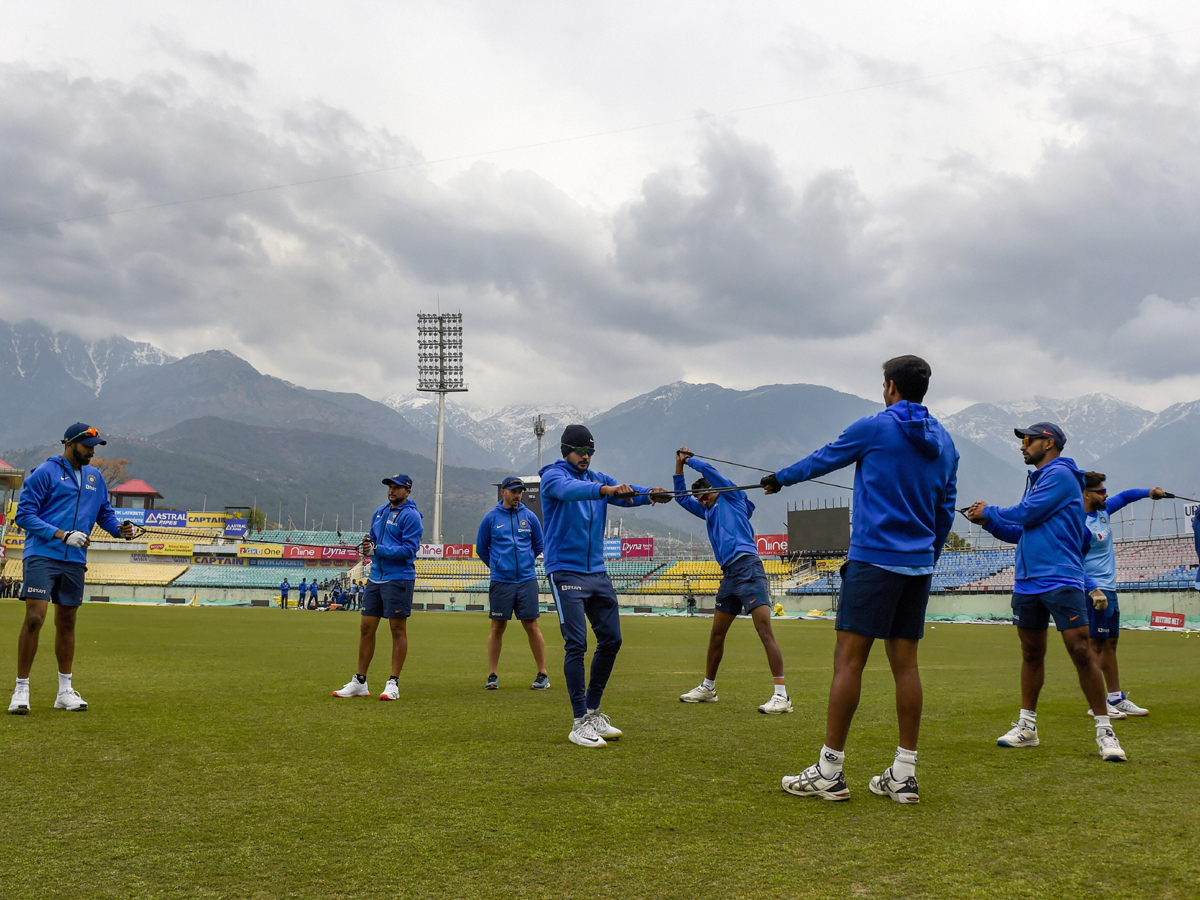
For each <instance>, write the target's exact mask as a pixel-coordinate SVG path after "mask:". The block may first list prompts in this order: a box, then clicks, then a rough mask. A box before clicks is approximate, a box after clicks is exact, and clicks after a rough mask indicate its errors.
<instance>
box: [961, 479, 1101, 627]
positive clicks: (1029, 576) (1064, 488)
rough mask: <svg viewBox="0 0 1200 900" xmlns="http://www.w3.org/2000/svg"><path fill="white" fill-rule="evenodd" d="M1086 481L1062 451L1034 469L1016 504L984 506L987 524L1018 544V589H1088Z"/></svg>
mask: <svg viewBox="0 0 1200 900" xmlns="http://www.w3.org/2000/svg"><path fill="white" fill-rule="evenodd" d="M1083 482H1084V474H1083V472H1082V471H1080V469H1079V467H1078V466H1076V465H1075V461H1074V460H1073V459H1070V458H1068V457H1066V456H1060V457H1058V458H1057V459H1052V460H1050V462H1048V463H1046V465H1044V466H1042V467H1041V468H1040V469H1034V470H1033V471H1032V472H1030V473H1029V479H1028V481H1027V483H1026V486H1025V495H1024V496H1023V497H1022V498H1021V502H1020V503H1018V504H1017V505H1016V506H1008V507H999V506H987V507H984V510H983V527H984V528H986V529H987V530H988V531H989V532H991V533H992V534H994V535H995V536H996V537H998V538H1000V540H1002V541H1008V543H1010V544H1016V545H1017V561H1016V569H1015V573H1014V575H1015V583H1014V584H1013V593H1014V594H1041V593H1044V592H1046V591H1052V590H1054V589H1055V588H1063V587H1073V588H1079V589H1080V590H1082V589H1083V586H1084V577H1083V552H1084V542H1085V540H1086V539H1087V527H1086V525H1085V524H1084V518H1085V512H1084V507H1083ZM1085 624H1086V623H1085Z"/></svg>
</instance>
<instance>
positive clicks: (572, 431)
mask: <svg viewBox="0 0 1200 900" xmlns="http://www.w3.org/2000/svg"><path fill="white" fill-rule="evenodd" d="M576 447H591V448H592V449H593V450H595V449H596V441H595V439H593V438H592V433H591V432H590V431H588V429H587V426H586V425H568V426H567V427H566V428H564V429H563V433H562V455H563V456H566V455H567V454H568V453H570V452H571V451H572V450H574V449H575V448H576Z"/></svg>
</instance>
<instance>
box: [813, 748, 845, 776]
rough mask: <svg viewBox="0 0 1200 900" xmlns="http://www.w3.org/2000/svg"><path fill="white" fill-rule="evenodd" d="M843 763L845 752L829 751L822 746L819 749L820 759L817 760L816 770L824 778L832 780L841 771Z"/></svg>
mask: <svg viewBox="0 0 1200 900" xmlns="http://www.w3.org/2000/svg"><path fill="white" fill-rule="evenodd" d="M845 761H846V751H845V750H830V749H829V748H828V747H824V746H823V747H821V758H820V759H819V760H817V769H818V770H819V771H820V773H821V774H822V775H823V776H825V777H826V778H832V777H833V776H834V775H836V774H837V773H838V772H840V771H842V763H844V762H845Z"/></svg>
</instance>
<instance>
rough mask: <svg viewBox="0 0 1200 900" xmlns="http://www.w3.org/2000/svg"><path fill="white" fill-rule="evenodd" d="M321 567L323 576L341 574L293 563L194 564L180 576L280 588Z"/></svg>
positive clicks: (193, 581) (194, 581)
mask: <svg viewBox="0 0 1200 900" xmlns="http://www.w3.org/2000/svg"><path fill="white" fill-rule="evenodd" d="M314 571H317V572H320V573H321V577H322V578H330V577H333V576H336V575H340V574H341V572H340V571H339V570H337V569H315V570H306V569H303V568H299V567H293V566H208V565H194V566H192V567H191V568H189V569H188V570H187V572H185V573H184V574H183V575H181V576H180V577H179V578H178V579H176V581H175V584H176V585H177V586H179V587H227V588H268V589H273V590H275V591H276V592H278V590H279V585H280V584H281V583H282V582H283V579H285V578H286V579H287V580H288V581H289V582H290V583H291V584H293V585H298V584H299V583H300V579H301V578H304V577H306V575H309V574H312V572H314Z"/></svg>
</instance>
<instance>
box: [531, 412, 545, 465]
mask: <svg viewBox="0 0 1200 900" xmlns="http://www.w3.org/2000/svg"><path fill="white" fill-rule="evenodd" d="M533 433H534V434H535V435H536V436H537V442H538V457H537V459H538V464H537V470H538V471H539V472H540V471H542V437H543V435H545V433H546V420H545V419H543V418H542V414H541V413H538V414H537V415H536V416H534V417H533Z"/></svg>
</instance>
